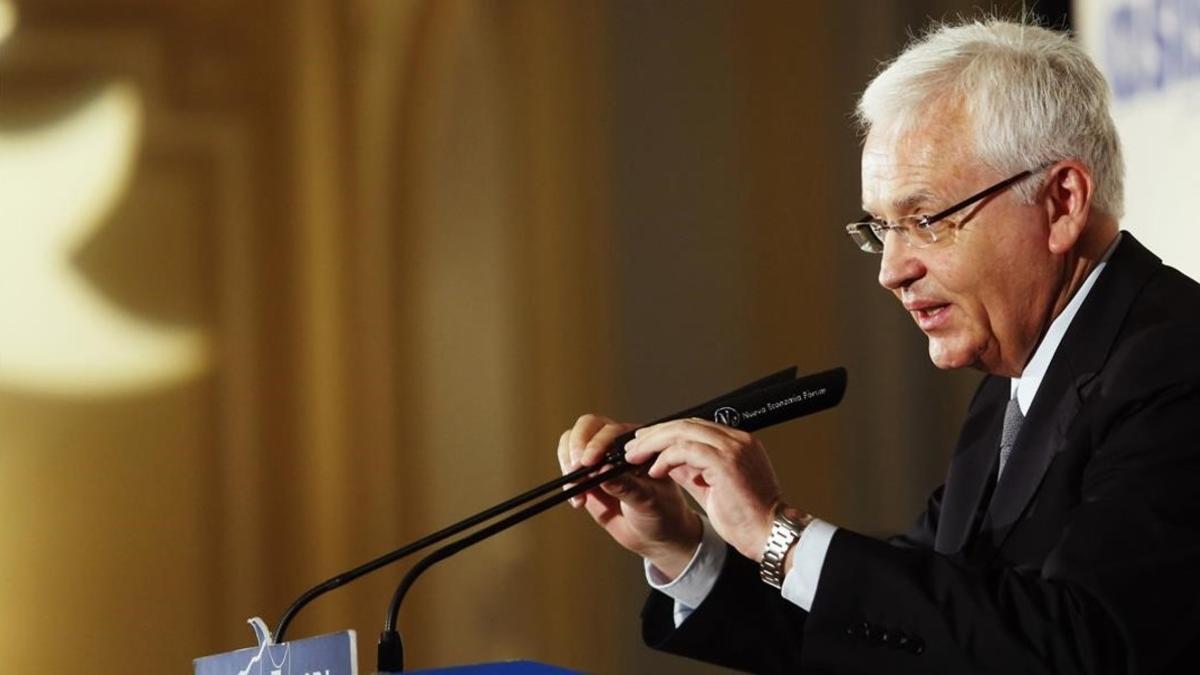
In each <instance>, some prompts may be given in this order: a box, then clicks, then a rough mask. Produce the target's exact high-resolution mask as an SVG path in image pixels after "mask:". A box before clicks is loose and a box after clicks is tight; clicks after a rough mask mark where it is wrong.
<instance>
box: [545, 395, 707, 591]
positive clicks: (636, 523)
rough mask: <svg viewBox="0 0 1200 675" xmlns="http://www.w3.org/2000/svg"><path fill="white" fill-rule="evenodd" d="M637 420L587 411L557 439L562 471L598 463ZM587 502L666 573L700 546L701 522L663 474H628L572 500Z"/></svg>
mask: <svg viewBox="0 0 1200 675" xmlns="http://www.w3.org/2000/svg"><path fill="white" fill-rule="evenodd" d="M636 426H637V425H636V424H622V423H617V422H613V421H612V420H610V419H607V418H605V417H600V416H598V415H584V416H583V417H580V418H579V420H578V421H576V422H575V426H574V427H572V428H571V429H568V430H567V431H565V432H563V434H562V437H560V438H559V441H558V463H559V465H560V466H561V467H562V471H563V473H564V474H565V473H569V472H571V471H574V470H576V469H578V468H579V467H581V466H596V465H597V464H598V463H599V462H600V461H601V460H602V459H603V457H604V454H605V452H606V451H607V450H608V449H609V446H611V445H612V442H613V440H614V439H616V437H617V436H620V435H621V434H622V433H625V432H626V431H629V430H630V429H633V428H635V427H636ZM571 504H572V506H575V507H579V506H580V505H582V506H584V508H586V509H587V512H588V513H589V514H590V515H591V516H592V518H593V519H594V520H595V521H596V522H597V523H599V524H600V526H601V527H603V528H604V530H605V531H606V532H608V534H609V535H610V536H611V537H612V538H613V539H615V540H616V541H617V543H619V544H620V545H621V546H624V547H625V548H627V549H629V550H630V551H633V552H634V553H636V554H638V555H640V556H642V557H643V558H645V559H646V560H649V561H650V563H651V564H652V565H654V566H655V567H657V568H658V570H659V571H660V572H662V573H663V574H664V575H665V576H666V577H668V578H671V579H674V578H675V577H677V576H679V574H681V573H682V572H683V570H684V568H685V567H687V564H688V563H689V562H690V561H691V559H692V556H693V555H695V552H696V547H697V546H699V545H700V537H701V534H702V525H701V523H700V517H699V515H698V514H697V513H696V512H695V511H693V510H692V508H691V507H690V506H688V504H687V500H686V499H685V498H684V496H683V492H682V491H681V490H680V489H679V486H678V485H676V484H675V483H674V482H672V480H671V478H668V477H666V475H665V473H664V474H662V475H659V476H657V477H655V478H647V477H646V476H645V475H641V472H637V474H636V475H635V474H634V473H626V474H625V475H623V476H619V477H617V478H614V479H613V480H611V481H608V482H607V483H605V484H604V485H602V486H601V487H600V488H599V489H596V490H591V491H589V492H587V493H585V494H584V495H582V496H580V497H575V498H574V499H572V501H571Z"/></svg>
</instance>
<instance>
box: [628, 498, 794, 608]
mask: <svg viewBox="0 0 1200 675" xmlns="http://www.w3.org/2000/svg"><path fill="white" fill-rule="evenodd" d="M700 521H701V523H702V524H703V526H704V533H703V534H702V535H701V537H700V545H699V546H697V547H696V553H695V554H694V555H692V559H691V561H689V562H688V564H687V567H685V568H683V572H680V574H679V576H677V577H675V578H674V579H668V578H666V576H665V575H664V574H663V573H662V572H660V571H659V570H658V568H657V567H655V566H654V565H651V564H650V561H649V560H646V561H644V564H645V567H646V583H648V584H650V587H651V588H653V589H655V590H657V591H661V592H662V593H664V594H666V596H667V597H669V598H671V599H672V600H674V601H675V612H674V618H675V626H676V627H678V626H679V625H680V624H682V623H683V622H684V621H685V620H686V619H687V618H688V617H689V616H691V614H692V612H693V611H695V609H696V608H697V607H699V606H700V603H702V602H704V599H705V598H707V597H708V594H709V593H710V592H711V591H712V589H713V586H715V585H716V583H717V577H718V576H720V575H721V567H722V566H724V565H725V555H726V548H725V542H724V541H723V540H722V539H721V538H720V537H719V536H717V531H716V530H714V529H713V527H712V525H710V524H709V522H708V518H705V517H704V516H703V515H702V516H700ZM810 527H811V526H810Z"/></svg>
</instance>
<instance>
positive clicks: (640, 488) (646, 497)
mask: <svg viewBox="0 0 1200 675" xmlns="http://www.w3.org/2000/svg"><path fill="white" fill-rule="evenodd" d="M600 488H601V489H602V490H603V491H604V492H605V493H606V494H609V495H611V496H613V497H616V498H617V499H618V500H620V501H622V502H625V503H627V504H631V505H634V506H645V505H646V504H649V503H651V502H653V501H655V499H656V498H657V494H658V492H657V490H658V487H657V486H656V485H655V484H654V482H653V481H651V480H649V479H648V478H645V477H641V476H636V475H632V474H625V475H622V476H617V477H615V478H613V479H612V480H609V481H605V482H604V483H603V484H602V485H601V486H600Z"/></svg>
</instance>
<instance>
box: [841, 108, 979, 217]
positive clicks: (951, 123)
mask: <svg viewBox="0 0 1200 675" xmlns="http://www.w3.org/2000/svg"><path fill="white" fill-rule="evenodd" d="M971 154H972V153H971V135H970V133H969V132H968V131H967V126H966V124H964V123H963V120H962V116H960V115H946V114H942V115H934V116H932V117H931V118H930V119H928V120H925V121H923V122H922V123H920V124H919V125H917V126H915V127H913V128H910V129H895V128H879V127H877V128H874V129H872V130H871V132H870V133H869V134H868V135H867V138H866V141H865V142H864V143H863V153H862V200H863V207H864V208H865V209H866V210H867V211H870V212H872V213H874V214H876V215H882V214H895V213H898V212H904V211H911V210H913V209H916V208H919V207H920V206H922V205H924V204H926V203H936V202H938V200H939V199H944V198H945V196H947V195H951V194H955V189H956V186H957V183H958V182H960V181H962V180H964V179H965V178H966V174H968V173H970V172H971V171H972V170H973V169H975V168H976V167H978V163H977V162H972V161H969V157H970V155H971Z"/></svg>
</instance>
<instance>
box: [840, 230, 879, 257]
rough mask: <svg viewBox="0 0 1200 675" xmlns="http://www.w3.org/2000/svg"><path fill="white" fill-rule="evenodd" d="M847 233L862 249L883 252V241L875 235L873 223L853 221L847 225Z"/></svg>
mask: <svg viewBox="0 0 1200 675" xmlns="http://www.w3.org/2000/svg"><path fill="white" fill-rule="evenodd" d="M846 234H848V235H850V240H851V241H853V242H854V245H855V246H857V247H858V248H859V249H860V250H862V251H866V252H867V253H882V252H883V242H882V241H880V240H879V237H877V236H875V232H874V231H873V230H872V229H871V223H851V224H849V225H847V226H846Z"/></svg>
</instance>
